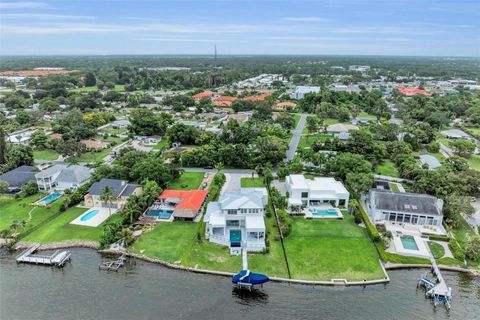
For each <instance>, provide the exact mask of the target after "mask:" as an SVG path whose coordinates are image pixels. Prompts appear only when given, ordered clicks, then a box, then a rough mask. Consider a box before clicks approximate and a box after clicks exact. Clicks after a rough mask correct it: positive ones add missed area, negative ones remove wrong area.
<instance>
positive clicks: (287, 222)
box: [277, 209, 293, 238]
mask: <svg viewBox="0 0 480 320" xmlns="http://www.w3.org/2000/svg"><path fill="white" fill-rule="evenodd" d="M277 215H278V220H280V221H279V222H280V230H281V231H282V235H283V237H284V238H285V237H286V236H288V235H289V234H290V232H291V231H292V222H293V221H292V217H290V215H289V214H288V213H287V212H286V211H285V210H283V209H278V210H277Z"/></svg>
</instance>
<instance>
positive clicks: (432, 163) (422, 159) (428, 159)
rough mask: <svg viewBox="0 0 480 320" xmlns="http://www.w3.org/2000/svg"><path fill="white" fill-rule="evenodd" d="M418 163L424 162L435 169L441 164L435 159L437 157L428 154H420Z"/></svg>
mask: <svg viewBox="0 0 480 320" xmlns="http://www.w3.org/2000/svg"><path fill="white" fill-rule="evenodd" d="M420 163H421V164H426V165H427V166H428V168H429V169H435V168H438V167H440V166H441V165H442V164H441V163H440V161H438V160H437V158H435V157H434V156H431V155H429V154H422V155H420Z"/></svg>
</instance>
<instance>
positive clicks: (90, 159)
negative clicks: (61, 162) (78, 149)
mask: <svg viewBox="0 0 480 320" xmlns="http://www.w3.org/2000/svg"><path fill="white" fill-rule="evenodd" d="M110 151H112V148H106V149H103V150H101V151H99V152H95V151H90V152H86V153H84V154H82V155H81V156H80V157H78V158H77V159H76V160H77V161H78V162H86V163H95V162H98V161H103V158H105V157H106V156H108V154H109V153H110Z"/></svg>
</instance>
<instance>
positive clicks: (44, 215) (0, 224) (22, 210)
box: [0, 194, 61, 232]
mask: <svg viewBox="0 0 480 320" xmlns="http://www.w3.org/2000/svg"><path fill="white" fill-rule="evenodd" d="M43 196H45V195H44V194H35V195H33V196H28V197H25V198H19V199H15V197H14V196H0V208H1V210H0V230H4V229H8V228H9V227H10V225H12V223H13V222H14V221H17V222H20V221H26V222H27V223H26V225H25V226H24V228H23V229H21V230H19V232H23V231H27V230H28V229H30V228H32V227H33V226H36V225H37V224H39V223H41V222H42V221H44V220H45V219H48V218H49V217H51V216H52V215H54V214H55V213H57V212H58V208H59V207H60V205H61V200H59V201H55V202H53V203H52V205H51V206H50V208H47V207H34V206H30V203H34V202H35V201H37V200H39V199H41V198H42V197H43ZM60 199H61V198H60ZM32 209H34V210H33V211H32V212H31V216H32V219H31V220H29V215H28V213H29V212H30V211H31V210H32Z"/></svg>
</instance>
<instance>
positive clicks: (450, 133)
mask: <svg viewBox="0 0 480 320" xmlns="http://www.w3.org/2000/svg"><path fill="white" fill-rule="evenodd" d="M440 133H441V135H442V136H444V137H445V138H448V139H470V138H471V137H470V135H469V134H468V133H466V132H465V131H463V130H460V129H451V130H444V131H441V132H440Z"/></svg>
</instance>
